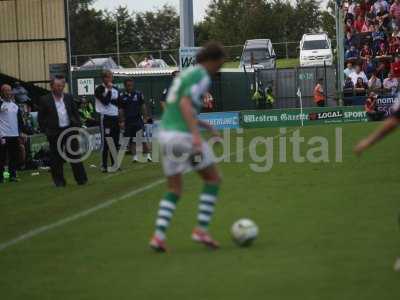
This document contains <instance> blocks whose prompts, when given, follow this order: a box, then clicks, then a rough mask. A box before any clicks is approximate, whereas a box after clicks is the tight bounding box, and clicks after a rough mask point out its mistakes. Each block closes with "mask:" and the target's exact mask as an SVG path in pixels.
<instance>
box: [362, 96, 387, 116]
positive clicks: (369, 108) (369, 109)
mask: <svg viewBox="0 0 400 300" xmlns="http://www.w3.org/2000/svg"><path fill="white" fill-rule="evenodd" d="M376 100H377V95H376V94H375V93H370V94H369V95H368V98H367V100H366V101H365V106H364V107H365V112H366V113H367V117H368V119H369V120H370V121H381V120H382V119H383V117H384V115H385V113H384V112H381V111H378V110H377V105H376Z"/></svg>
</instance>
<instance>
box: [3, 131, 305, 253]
mask: <svg viewBox="0 0 400 300" xmlns="http://www.w3.org/2000/svg"><path fill="white" fill-rule="evenodd" d="M296 129H298V128H296ZM293 131H295V130H290V131H288V132H287V134H289V133H290V132H293ZM278 137H280V134H278V135H276V136H274V137H273V138H274V139H275V138H278ZM248 148H249V147H245V148H243V149H242V150H241V151H245V150H246V149H248ZM236 154H237V152H231V153H229V156H233V155H236ZM165 182H166V179H159V180H156V181H154V182H153V183H150V184H148V185H146V186H144V187H141V188H138V189H136V190H133V191H131V192H129V193H127V194H125V195H122V196H120V197H117V198H114V199H111V200H108V201H106V202H104V203H101V204H99V205H96V206H94V207H92V208H89V209H87V210H84V211H81V212H80V213H77V214H75V215H72V216H70V217H67V218H64V219H61V220H59V221H57V222H55V223H52V224H49V225H45V226H42V227H38V228H36V229H33V230H31V231H28V232H26V233H24V234H22V235H20V236H18V237H16V238H14V239H12V240H9V241H8V242H5V243H2V244H0V252H2V251H4V250H5V249H7V248H9V247H11V246H13V245H15V244H18V243H20V242H23V241H26V240H29V239H31V238H33V237H35V236H38V235H40V234H42V233H45V232H48V231H50V230H53V229H55V228H58V227H61V226H64V225H66V224H69V223H72V222H74V221H77V220H79V219H82V218H84V217H87V216H89V215H92V214H94V213H96V212H98V211H99V210H102V209H104V208H108V207H110V206H112V205H114V204H116V203H118V202H120V201H123V200H126V199H128V198H130V197H133V196H136V195H139V194H141V193H144V192H146V191H148V190H150V189H152V188H154V187H156V186H159V185H160V184H163V183H165Z"/></svg>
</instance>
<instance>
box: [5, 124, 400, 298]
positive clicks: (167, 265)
mask: <svg viewBox="0 0 400 300" xmlns="http://www.w3.org/2000/svg"><path fill="white" fill-rule="evenodd" d="M375 126H376V125H375V124H352V125H345V126H343V160H344V162H343V163H341V164H337V163H334V162H331V163H323V164H322V163H321V164H311V163H304V164H295V163H294V162H293V161H292V160H291V159H290V158H289V159H288V162H287V163H281V164H278V163H275V165H274V166H273V169H272V171H271V172H269V173H254V172H253V171H251V170H250V168H249V163H250V161H249V155H248V151H247V150H246V151H245V155H244V158H245V162H244V163H240V164H239V163H222V164H220V169H221V171H222V173H223V175H224V184H223V188H222V191H221V200H220V203H219V204H218V209H217V213H216V216H215V219H214V223H213V226H212V232H213V234H214V235H215V237H216V238H217V239H219V240H220V241H221V243H222V249H221V250H220V251H217V252H210V251H208V250H206V249H204V248H202V247H199V246H198V245H195V244H193V243H192V242H191V241H190V239H189V235H190V232H191V229H192V227H193V225H194V224H195V218H196V211H197V209H196V207H197V197H198V192H199V191H200V189H201V184H200V182H199V180H198V179H197V178H196V176H195V175H194V174H188V175H186V176H185V195H184V197H183V199H182V202H181V203H180V204H179V207H178V210H177V213H176V215H175V218H174V220H173V224H172V226H171V228H170V231H169V237H170V239H169V245H170V247H171V250H172V251H171V253H170V254H167V255H157V254H154V253H152V252H150V251H149V250H148V248H147V243H148V239H149V237H150V235H151V233H152V231H153V224H154V217H155V214H156V210H157V206H158V202H159V199H160V197H161V196H162V194H163V192H164V186H163V185H159V186H156V187H154V188H152V189H150V190H148V191H147V192H144V193H141V194H139V195H136V196H133V197H130V198H128V199H126V200H125V201H121V202H119V203H118V204H116V205H114V206H111V207H109V208H107V209H104V210H101V211H99V212H97V213H95V214H93V215H90V216H88V217H86V218H82V219H80V220H78V221H76V222H73V223H70V224H67V225H65V226H63V227H59V228H56V229H54V230H52V231H49V232H46V233H43V234H41V235H38V236H36V237H34V238H32V239H30V240H27V241H23V242H21V243H19V244H17V245H14V246H12V247H10V248H8V249H6V250H4V251H2V252H0V293H1V298H2V299H7V300H8V299H229V300H231V299H245V298H248V299H258V298H261V299H262V298H266V297H268V298H270V299H316V300H317V299H318V300H320V299H363V300H367V299H388V300H389V299H395V298H396V297H397V296H396V295H399V293H400V285H399V284H398V281H399V279H400V274H396V273H394V272H393V271H392V264H393V262H394V259H395V257H396V256H397V255H400V239H399V232H398V225H397V213H398V211H399V204H400V201H399V195H398V178H399V175H400V171H399V169H398V164H397V159H398V150H397V149H398V148H399V146H400V141H399V139H398V134H394V135H392V136H390V137H389V138H388V139H386V140H384V141H383V142H382V143H381V144H379V145H377V146H376V147H374V148H373V149H371V151H369V152H368V153H366V155H365V156H363V157H362V158H361V159H358V158H355V157H354V156H353V155H352V153H351V149H352V147H353V145H354V143H355V142H356V141H357V140H358V139H359V138H360V137H362V136H364V135H366V134H367V133H368V132H370V131H371V130H372V129H373V128H374V127H375ZM334 128H335V127H333V126H318V127H306V128H303V129H301V133H302V135H303V136H304V137H306V139H308V138H310V137H312V136H315V135H318V136H324V137H327V138H328V139H329V141H330V150H331V151H333V149H334V147H335V145H334ZM277 133H278V130H277V129H257V130H246V131H245V133H244V135H243V136H244V138H245V140H246V141H247V142H248V141H249V140H250V139H251V138H252V137H254V136H258V135H263V136H275V135H276V134H277ZM234 145H235V142H234V141H232V146H234ZM277 146H278V143H277V142H276V143H275V148H274V157H275V158H277V157H278V151H277V150H278V148H277ZM307 148H308V147H306V145H303V147H302V153H303V154H304V153H305V152H306V151H307ZM290 150H291V147H288V154H290V153H291V151H290ZM217 151H220V149H217ZM231 151H236V149H234V147H232V149H231ZM258 152H259V153H260V154H261V153H262V152H263V149H262V147H261V146H260V147H259V149H258ZM288 157H290V155H288ZM333 157H334V155H333V153H330V158H331V159H332V158H333ZM96 160H97V158H96V157H94V158H93V161H94V162H95V161H96ZM67 169H69V168H67ZM88 170H89V176H90V180H91V184H90V185H89V186H87V187H76V186H75V185H73V184H72V179H71V175H70V172H69V171H68V178H69V182H70V183H71V184H70V185H69V186H68V187H67V188H66V189H65V190H64V189H61V190H59V189H54V188H53V187H52V186H51V185H50V182H49V177H48V174H41V175H40V176H37V177H30V174H22V180H23V182H21V183H18V184H7V185H2V186H0V189H1V190H0V192H1V197H0V199H1V200H0V244H1V243H4V242H5V241H8V240H10V239H12V238H14V237H16V236H18V235H20V234H23V233H25V232H26V231H28V230H30V229H33V228H37V227H39V226H42V225H46V224H49V223H53V222H56V221H58V220H60V219H62V218H64V217H68V216H71V215H73V214H75V213H77V212H80V211H82V210H84V209H87V208H90V207H93V206H94V205H97V204H100V203H103V202H105V201H107V200H109V199H112V198H115V197H118V196H121V195H124V194H126V193H129V192H130V191H132V190H135V189H137V188H139V187H142V186H145V185H147V184H150V183H152V182H154V181H156V180H158V179H160V178H162V175H161V170H160V168H159V166H158V165H157V164H153V165H147V164H146V165H135V166H132V165H130V164H129V162H128V161H126V162H125V164H124V171H123V172H122V173H117V174H113V175H104V174H99V171H98V169H88ZM242 217H249V218H251V219H253V220H255V221H256V223H257V224H258V225H259V227H260V237H259V240H258V241H257V242H256V243H255V245H254V246H253V247H251V248H248V249H241V248H238V247H236V246H235V245H233V243H232V242H231V240H230V236H229V228H230V226H231V224H232V223H233V222H234V221H236V220H237V219H239V218H242Z"/></svg>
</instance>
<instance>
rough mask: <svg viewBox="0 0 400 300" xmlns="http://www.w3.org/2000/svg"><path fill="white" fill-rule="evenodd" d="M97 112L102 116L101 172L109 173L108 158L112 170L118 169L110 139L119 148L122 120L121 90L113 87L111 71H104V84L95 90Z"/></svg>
mask: <svg viewBox="0 0 400 300" xmlns="http://www.w3.org/2000/svg"><path fill="white" fill-rule="evenodd" d="M94 93H95V97H96V112H97V113H99V114H100V117H101V119H100V129H101V137H102V160H101V171H102V172H103V173H107V172H108V171H109V170H110V169H108V158H109V157H110V161H111V165H112V166H113V168H112V170H115V169H118V168H115V167H116V166H114V163H115V162H114V159H113V156H112V155H111V151H110V148H109V144H108V143H109V141H110V139H111V140H112V141H113V143H114V146H115V148H116V149H118V148H119V137H120V118H119V109H118V105H119V98H120V93H119V90H118V89H117V88H116V87H115V86H114V85H113V74H112V72H111V71H104V73H103V83H102V84H101V85H99V86H98V87H97V88H96V90H95V92H94Z"/></svg>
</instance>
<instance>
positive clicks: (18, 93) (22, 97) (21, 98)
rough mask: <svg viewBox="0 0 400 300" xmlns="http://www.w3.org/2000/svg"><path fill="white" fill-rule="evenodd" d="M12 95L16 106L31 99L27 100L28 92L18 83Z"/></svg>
mask: <svg viewBox="0 0 400 300" xmlns="http://www.w3.org/2000/svg"><path fill="white" fill-rule="evenodd" d="M12 93H13V95H14V98H15V100H16V102H17V103H18V104H23V103H27V102H30V101H31V98H29V96H28V91H27V90H26V89H25V88H24V87H23V86H22V85H21V83H20V82H19V81H17V82H16V83H15V85H14V89H13V90H12Z"/></svg>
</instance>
